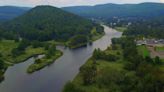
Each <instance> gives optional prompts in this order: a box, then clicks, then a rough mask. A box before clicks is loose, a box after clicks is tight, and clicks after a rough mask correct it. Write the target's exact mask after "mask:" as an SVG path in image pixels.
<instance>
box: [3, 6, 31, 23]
mask: <svg viewBox="0 0 164 92" xmlns="http://www.w3.org/2000/svg"><path fill="white" fill-rule="evenodd" d="M29 9H30V8H28V7H16V6H0V22H1V21H7V20H10V19H13V18H15V17H17V16H20V15H22V14H23V13H25V12H27V11H28V10H29Z"/></svg>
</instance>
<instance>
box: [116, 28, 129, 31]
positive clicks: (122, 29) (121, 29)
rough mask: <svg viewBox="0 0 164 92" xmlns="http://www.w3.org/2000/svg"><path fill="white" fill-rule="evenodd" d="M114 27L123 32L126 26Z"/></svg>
mask: <svg viewBox="0 0 164 92" xmlns="http://www.w3.org/2000/svg"><path fill="white" fill-rule="evenodd" d="M115 29H116V30H117V31H120V32H124V31H125V30H127V28H126V27H115Z"/></svg>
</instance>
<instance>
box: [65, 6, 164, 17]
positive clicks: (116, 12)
mask: <svg viewBox="0 0 164 92" xmlns="http://www.w3.org/2000/svg"><path fill="white" fill-rule="evenodd" d="M63 9H64V10H66V11H69V12H72V13H74V14H78V15H80V16H83V17H88V18H102V19H109V18H113V17H119V18H120V17H121V18H154V17H159V16H164V4H163V3H141V4H111V3H110V4H102V5H96V6H75V7H64V8H63Z"/></svg>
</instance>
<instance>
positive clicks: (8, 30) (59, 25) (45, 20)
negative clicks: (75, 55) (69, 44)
mask: <svg viewBox="0 0 164 92" xmlns="http://www.w3.org/2000/svg"><path fill="white" fill-rule="evenodd" d="M1 27H2V30H4V31H5V32H3V33H5V34H4V35H5V36H6V34H7V35H10V34H12V36H13V38H20V37H21V38H25V39H28V40H39V41H47V40H57V41H68V39H70V38H72V37H73V36H75V35H78V34H80V35H85V36H90V35H91V30H92V29H93V27H97V28H98V29H99V27H100V25H98V24H94V23H92V22H91V21H89V20H87V19H84V18H82V17H79V16H77V15H74V14H71V13H69V12H66V11H63V10H61V9H59V8H55V7H52V6H37V7H35V8H33V9H31V10H29V11H28V12H26V13H25V14H23V15H22V16H19V17H17V18H15V19H13V20H11V21H8V22H6V23H3V24H2V25H1Z"/></svg>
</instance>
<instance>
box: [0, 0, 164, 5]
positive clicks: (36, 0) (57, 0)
mask: <svg viewBox="0 0 164 92" xmlns="http://www.w3.org/2000/svg"><path fill="white" fill-rule="evenodd" d="M140 2H164V0H0V5H20V6H35V5H47V4H49V5H54V6H72V5H94V4H102V3H140Z"/></svg>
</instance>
